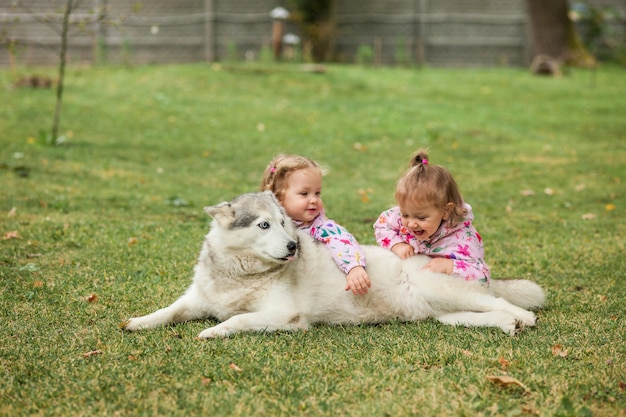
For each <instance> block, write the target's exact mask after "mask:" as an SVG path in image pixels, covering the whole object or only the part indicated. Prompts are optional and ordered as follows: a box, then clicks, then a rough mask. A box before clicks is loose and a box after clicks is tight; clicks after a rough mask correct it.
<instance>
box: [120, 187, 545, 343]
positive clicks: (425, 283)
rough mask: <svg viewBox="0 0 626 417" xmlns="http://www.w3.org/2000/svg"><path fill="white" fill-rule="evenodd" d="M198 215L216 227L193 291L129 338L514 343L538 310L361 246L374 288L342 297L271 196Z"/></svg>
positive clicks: (535, 299)
mask: <svg viewBox="0 0 626 417" xmlns="http://www.w3.org/2000/svg"><path fill="white" fill-rule="evenodd" d="M205 211H206V213H207V214H209V215H210V216H211V217H212V218H213V221H212V223H211V229H210V231H209V233H208V234H207V235H206V238H205V240H204V244H203V246H202V251H201V252H200V256H199V258H198V262H197V264H196V266H195V269H194V271H195V275H194V278H193V282H192V284H191V286H189V288H187V291H186V292H185V293H184V294H183V295H182V296H181V297H180V298H179V299H178V300H176V301H175V302H174V303H173V304H172V305H170V306H169V307H165V308H162V309H160V310H157V311H155V312H154V313H152V314H148V315H146V316H142V317H135V318H131V319H129V320H128V321H127V322H125V323H124V324H123V328H124V329H126V330H130V331H136V330H142V329H151V328H154V327H157V326H161V325H168V324H172V323H180V322H185V321H189V320H194V319H202V318H208V317H214V318H216V319H218V320H219V321H220V323H219V324H217V325H215V326H213V327H209V328H208V329H206V330H204V331H202V332H201V333H200V334H199V338H202V339H206V338H214V337H225V336H229V335H232V334H234V333H237V332H242V331H257V332H273V331H278V330H283V331H290V330H299V329H307V328H308V327H309V326H310V325H311V324H314V323H329V324H344V325H347V324H358V323H381V322H386V321H391V320H401V321H406V322H415V321H420V320H425V319H428V318H435V319H437V320H439V321H440V322H442V323H445V324H450V325H463V326H489V327H498V328H500V329H502V331H504V332H505V333H507V334H509V335H511V336H514V335H516V334H518V333H519V332H520V331H521V330H522V329H524V328H525V327H530V326H534V325H535V323H536V316H535V314H534V313H533V312H531V311H529V310H531V309H534V308H539V307H541V306H543V304H544V302H545V295H544V292H543V290H542V289H541V287H539V286H538V285H537V284H535V283H533V282H531V281H528V280H522V279H512V280H492V281H491V285H490V287H488V288H487V287H484V286H481V285H480V284H479V283H477V282H468V281H463V280H462V279H459V278H455V277H451V276H448V275H445V274H439V273H434V272H430V271H427V270H423V269H422V266H424V265H425V264H426V263H427V262H428V260H429V258H428V257H426V256H422V255H417V256H414V257H411V258H409V259H406V260H401V259H400V258H398V257H397V256H396V255H395V254H393V253H392V252H391V251H389V250H386V249H382V248H379V247H377V246H363V249H364V251H365V255H366V256H367V260H368V267H367V271H368V274H369V276H370V279H371V281H372V286H371V288H370V290H369V292H368V293H367V294H366V295H362V296H355V295H353V294H352V293H351V292H346V291H344V288H345V274H344V273H343V272H342V271H340V270H339V268H337V266H336V265H335V263H334V262H333V260H332V259H331V257H330V254H329V251H328V249H326V248H325V247H324V246H323V245H322V244H320V243H318V242H316V241H314V240H313V239H312V238H311V237H310V236H309V235H308V234H305V233H302V232H299V231H297V230H296V229H295V227H294V225H293V223H292V221H291V219H289V218H288V217H287V216H286V214H285V212H284V210H283V209H282V207H281V206H280V204H279V203H278V201H277V200H276V199H275V197H274V196H273V195H272V194H271V193H270V192H264V193H251V194H243V195H241V196H239V197H237V198H235V199H234V200H232V201H230V202H224V203H221V204H218V205H217V206H213V207H206V208H205Z"/></svg>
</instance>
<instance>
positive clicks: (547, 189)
mask: <svg viewBox="0 0 626 417" xmlns="http://www.w3.org/2000/svg"><path fill="white" fill-rule="evenodd" d="M543 193H544V194H545V195H554V194H555V191H554V190H553V189H552V188H546V189H544V190H543Z"/></svg>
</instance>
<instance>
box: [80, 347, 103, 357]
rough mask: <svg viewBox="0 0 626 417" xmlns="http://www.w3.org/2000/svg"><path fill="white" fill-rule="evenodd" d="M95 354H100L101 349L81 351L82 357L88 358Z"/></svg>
mask: <svg viewBox="0 0 626 417" xmlns="http://www.w3.org/2000/svg"><path fill="white" fill-rule="evenodd" d="M95 355H102V351H101V350H100V349H97V350H92V351H91V352H87V353H83V358H89V357H92V356H95Z"/></svg>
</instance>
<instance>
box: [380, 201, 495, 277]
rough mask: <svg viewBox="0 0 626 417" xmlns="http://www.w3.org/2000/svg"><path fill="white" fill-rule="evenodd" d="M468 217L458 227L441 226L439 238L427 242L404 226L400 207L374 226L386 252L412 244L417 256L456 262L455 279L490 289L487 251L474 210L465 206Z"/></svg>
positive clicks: (453, 271)
mask: <svg viewBox="0 0 626 417" xmlns="http://www.w3.org/2000/svg"><path fill="white" fill-rule="evenodd" d="M464 207H465V208H466V209H467V215H466V216H465V218H464V219H463V220H461V221H460V222H459V223H457V224H456V225H455V226H454V227H450V226H449V225H448V223H447V222H444V223H442V224H441V226H439V229H437V231H436V232H435V234H434V235H433V236H432V237H431V238H430V239H429V240H426V241H420V240H418V239H417V238H416V237H415V236H414V235H413V234H412V233H411V232H410V230H408V229H407V228H406V227H404V226H402V216H401V214H400V208H399V207H397V206H396V207H393V208H391V209H389V210H387V211H384V212H383V213H382V214H381V215H380V217H378V220H376V223H374V236H375V237H376V242H378V244H379V245H380V246H382V247H383V248H387V249H391V248H392V247H393V246H394V245H395V244H397V243H408V244H409V245H411V246H412V247H413V249H415V253H416V254H424V255H428V256H430V257H442V258H448V259H452V260H454V268H453V270H452V275H453V276H456V277H460V278H464V279H465V280H468V281H470V280H480V281H481V282H482V283H483V284H485V285H489V280H490V273H489V267H488V266H487V264H486V263H485V261H484V257H485V251H484V249H483V241H482V238H481V237H480V234H478V232H477V231H476V229H475V228H474V226H473V225H472V220H473V219H474V214H473V213H472V207H471V206H470V205H469V204H465V205H464Z"/></svg>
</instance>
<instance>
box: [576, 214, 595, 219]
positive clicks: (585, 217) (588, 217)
mask: <svg viewBox="0 0 626 417" xmlns="http://www.w3.org/2000/svg"><path fill="white" fill-rule="evenodd" d="M596 217H597V216H596V215H595V214H593V213H585V214H583V215H582V216H580V218H581V219H583V220H593V219H595V218H596Z"/></svg>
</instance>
